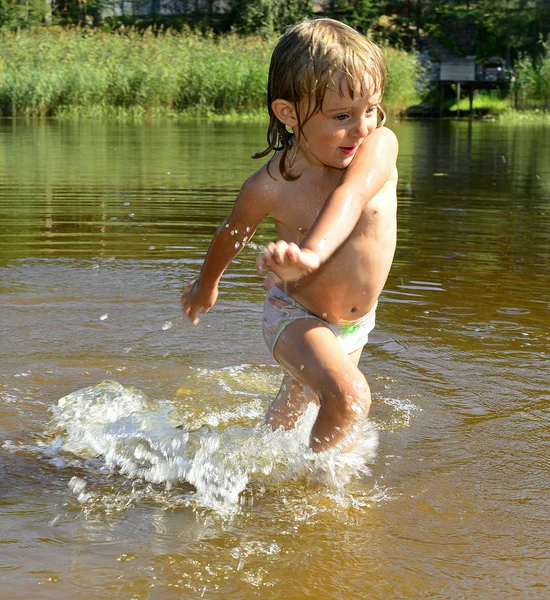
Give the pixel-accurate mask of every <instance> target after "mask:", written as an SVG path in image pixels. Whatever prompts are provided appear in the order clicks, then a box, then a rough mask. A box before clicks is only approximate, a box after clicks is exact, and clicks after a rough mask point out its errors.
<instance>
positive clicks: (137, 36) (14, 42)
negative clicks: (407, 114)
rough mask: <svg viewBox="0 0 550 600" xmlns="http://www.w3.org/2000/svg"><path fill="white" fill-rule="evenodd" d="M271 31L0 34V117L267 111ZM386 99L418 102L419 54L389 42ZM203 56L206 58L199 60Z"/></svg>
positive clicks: (395, 103) (391, 106) (387, 103)
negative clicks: (253, 33) (243, 33)
mask: <svg viewBox="0 0 550 600" xmlns="http://www.w3.org/2000/svg"><path fill="white" fill-rule="evenodd" d="M274 43H275V36H271V37H269V38H265V37H262V36H254V37H247V38H244V39H243V38H240V37H238V36H237V35H235V34H227V35H223V36H218V37H215V36H213V35H200V34H198V33H194V32H192V31H190V30H185V31H183V32H181V33H178V32H174V31H167V32H164V33H157V34H155V33H154V32H153V31H151V30H147V31H146V32H137V31H133V30H128V31H125V32H122V31H119V32H102V31H98V30H92V29H79V28H74V29H70V30H66V29H61V28H48V29H43V28H42V29H41V28H38V29H32V30H28V31H23V30H22V31H18V32H13V33H4V34H2V35H0V57H2V58H0V115H1V116H21V115H27V116H45V115H57V114H60V113H64V112H65V113H66V112H71V113H73V114H74V113H75V112H79V111H80V110H85V111H86V112H87V113H89V114H102V113H103V114H111V115H117V114H122V113H124V112H125V111H127V112H128V113H129V114H151V115H155V114H156V115H160V114H164V115H165V114H181V113H186V114H198V115H205V114H230V113H235V112H237V113H243V112H244V113H246V112H257V111H260V110H265V89H266V83H267V71H268V67H269V59H270V55H271V51H272V48H273V45H274ZM386 55H387V59H388V63H389V69H390V79H389V81H388V86H387V93H386V96H385V98H384V107H385V108H386V109H387V110H389V111H390V112H391V111H394V112H395V111H398V110H401V109H402V108H404V107H405V106H406V105H407V104H408V103H410V102H413V103H414V102H415V101H416V97H417V95H418V89H417V87H418V81H419V80H418V74H419V73H421V69H420V68H419V66H418V64H417V60H416V56H415V55H414V54H407V53H405V52H403V51H398V50H394V49H392V48H386ZM198 57H200V59H198Z"/></svg>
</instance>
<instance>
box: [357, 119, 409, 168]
mask: <svg viewBox="0 0 550 600" xmlns="http://www.w3.org/2000/svg"><path fill="white" fill-rule="evenodd" d="M398 152H399V142H398V140H397V136H396V135H395V133H394V132H393V131H392V130H391V129H388V128H387V127H378V128H377V129H375V130H374V131H373V132H372V133H371V134H370V135H369V136H368V137H367V139H366V140H365V141H364V142H363V144H361V147H360V148H359V151H358V152H357V157H358V158H360V157H361V156H365V157H366V158H367V159H368V158H369V157H370V158H372V157H373V156H376V157H379V156H385V157H386V158H387V159H388V160H389V161H393V162H395V161H396V160H397V154H398ZM352 164H353V163H352Z"/></svg>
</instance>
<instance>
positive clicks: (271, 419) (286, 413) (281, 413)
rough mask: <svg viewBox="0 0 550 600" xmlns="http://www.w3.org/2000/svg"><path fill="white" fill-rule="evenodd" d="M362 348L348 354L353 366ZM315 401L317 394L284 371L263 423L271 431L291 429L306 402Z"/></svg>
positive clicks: (303, 410)
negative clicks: (280, 428)
mask: <svg viewBox="0 0 550 600" xmlns="http://www.w3.org/2000/svg"><path fill="white" fill-rule="evenodd" d="M362 351H363V349H362V348H360V349H359V350H357V351H355V352H354V353H353V354H350V355H349V358H350V360H351V361H352V362H353V364H354V365H355V366H357V365H358V364H359V359H360V358H361V352H362ZM311 402H315V404H319V398H318V397H317V394H314V393H313V392H312V391H311V390H310V389H309V388H308V387H306V386H305V385H304V384H303V383H301V382H300V381H299V380H298V379H296V378H294V377H293V376H292V375H289V374H288V373H285V376H284V377H283V382H282V384H281V388H280V389H279V392H278V394H277V396H275V399H274V400H273V402H272V403H271V404H270V406H269V408H268V409H267V413H266V415H265V418H264V423H265V424H268V425H271V428H272V429H273V431H275V430H276V429H279V427H282V428H283V429H285V430H287V431H288V430H289V429H292V428H293V427H294V425H296V421H297V420H298V419H299V418H300V417H301V416H302V415H303V414H304V412H305V410H306V408H307V406H308V404H310V403H311Z"/></svg>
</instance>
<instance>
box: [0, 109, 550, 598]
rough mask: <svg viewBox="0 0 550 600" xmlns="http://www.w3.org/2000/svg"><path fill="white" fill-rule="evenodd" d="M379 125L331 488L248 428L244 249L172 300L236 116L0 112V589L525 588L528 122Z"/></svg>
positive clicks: (541, 278)
mask: <svg viewBox="0 0 550 600" xmlns="http://www.w3.org/2000/svg"><path fill="white" fill-rule="evenodd" d="M394 129H395V131H396V133H397V134H398V137H399V140H400V147H401V154H400V160H399V165H398V166H399V171H400V182H399V190H398V192H399V228H400V229H399V242H398V249H397V253H396V259H395V264H394V267H393V269H392V272H391V274H390V279H389V280H388V284H387V287H386V290H385V291H384V293H383V295H382V298H381V302H380V309H379V314H378V324H377V328H376V329H375V331H374V332H373V335H372V338H371V341H369V345H368V347H367V349H366V350H365V352H364V354H363V358H362V361H361V367H362V369H363V370H364V371H365V373H366V374H367V378H368V380H369V382H370V384H371V388H372V392H373V408H372V411H371V418H372V425H373V427H374V429H375V430H376V431H377V432H378V436H379V442H378V445H377V447H376V450H377V453H376V457H374V458H373V456H374V455H373V450H374V444H373V443H370V444H367V445H366V446H365V452H366V456H367V460H366V462H367V464H368V467H369V469H370V471H369V472H367V471H362V470H361V469H358V467H357V466H354V467H353V468H351V469H350V470H349V471H348V473H349V474H353V475H354V476H353V477H350V478H349V480H348V481H346V482H345V485H341V486H340V487H339V488H338V487H337V489H336V491H335V490H334V489H332V488H327V487H326V486H320V487H318V486H316V485H314V483H313V482H312V480H311V477H309V469H310V467H311V461H309V462H308V457H307V452H305V449H304V447H303V444H302V445H300V439H301V438H300V435H301V433H300V431H298V433H297V435H295V436H294V437H293V436H292V435H287V434H283V433H282V432H279V433H280V435H278V434H277V435H274V434H267V433H266V432H264V431H263V430H262V429H261V427H260V426H259V423H260V422H261V418H262V416H263V414H264V411H265V408H266V406H267V403H268V402H269V400H270V399H271V397H272V396H273V394H274V393H275V390H276V389H277V386H278V383H279V381H280V377H281V372H280V369H279V368H278V366H277V365H275V364H274V363H273V361H272V359H271V357H270V356H269V354H268V353H267V350H266V349H265V347H264V345H263V341H262V339H261V335H260V333H259V331H260V327H259V324H260V319H261V301H262V297H263V291H262V289H261V287H260V285H259V284H260V280H259V279H258V278H257V277H256V276H255V274H254V261H255V256H256V252H257V250H256V249H255V247H247V248H245V249H244V250H243V252H242V253H241V255H239V257H238V259H237V260H236V261H235V264H234V265H232V267H231V268H230V270H229V271H228V273H227V275H226V277H225V278H224V280H223V281H222V284H221V289H220V292H221V293H220V299H219V301H218V304H217V305H216V307H215V308H214V309H213V310H212V311H211V312H210V313H209V314H208V315H205V316H204V317H203V319H202V320H201V324H200V325H199V327H197V328H193V327H191V326H190V325H189V324H188V323H186V322H184V320H183V318H182V316H181V314H180V308H179V305H178V297H179V294H180V292H181V289H182V287H183V283H184V281H188V280H190V279H192V278H193V277H194V276H195V275H196V273H197V270H198V269H199V268H200V264H201V262H202V257H203V255H204V253H205V252H206V250H207V245H208V243H209V240H210V238H211V236H212V233H213V232H214V230H215V228H216V227H217V225H218V223H219V222H220V221H221V220H222V218H223V217H224V216H225V215H226V214H227V212H228V210H230V207H231V205H232V202H233V200H234V197H235V195H236V193H237V192H238V189H239V185H240V184H241V183H242V181H244V179H245V178H246V177H247V176H248V175H249V174H250V172H251V171H252V170H254V169H255V168H257V163H255V162H254V161H251V160H250V158H249V157H250V155H251V154H253V153H254V152H255V151H257V150H258V149H259V148H261V147H263V136H264V131H263V126H261V125H256V124H245V125H243V124H238V125H234V124H212V123H208V124H205V123H194V122H193V123H187V124H171V123H163V124H143V125H138V126H135V125H128V124H118V123H90V122H85V121H82V122H78V123H75V122H61V121H59V122H58V121H55V122H53V121H52V122H49V121H43V122H40V123H21V122H17V121H13V122H6V123H3V124H0V164H1V166H2V168H1V169H0V234H1V236H2V245H1V246H0V294H1V302H0V315H1V318H0V331H1V333H2V340H3V341H4V343H3V344H2V345H1V347H0V348H1V350H0V353H1V355H0V361H1V364H2V369H1V370H0V399H1V402H0V454H1V459H2V460H0V507H1V510H2V516H3V518H2V520H1V525H0V533H1V536H0V538H1V542H2V570H1V571H0V572H1V573H3V579H2V591H3V592H4V593H5V594H7V595H9V597H10V598H27V597H31V596H33V597H34V596H37V597H40V598H55V599H56V600H59V599H61V600H64V599H73V598H77V597H87V598H112V597H113V596H114V595H120V596H121V597H128V598H155V599H158V598H161V599H164V598H166V599H172V598H175V597H196V598H199V597H203V598H232V597H235V598H237V597H238V598H254V597H262V598H271V597H273V598H276V597H279V596H280V595H281V594H283V593H287V595H290V596H291V597H292V598H295V599H296V600H301V599H302V598H312V597H320V596H323V597H326V598H335V599H336V598H344V597H345V598H365V597H369V598H384V599H385V598H394V597H395V598H400V597H407V596H408V597H425V596H427V595H430V594H431V595H433V596H434V597H480V598H497V597H498V598H500V597H506V596H510V595H512V596H513V597H518V598H520V597H521V598H529V597H533V598H535V597H545V596H546V595H547V594H548V583H547V565H548V561H549V560H550V557H549V555H548V547H549V544H550V538H549V534H548V527H547V514H548V497H549V491H550V490H549V485H548V481H550V479H549V477H548V473H549V470H550V462H549V460H548V458H547V457H548V456H549V455H550V453H549V450H550V435H549V432H548V426H547V423H548V418H549V409H548V406H550V404H549V402H548V400H550V397H549V391H548V390H549V386H548V376H547V373H548V372H550V365H549V362H550V361H549V341H550V335H549V333H548V327H547V322H548V312H549V308H550V305H549V302H548V289H549V283H550V281H549V280H550V264H549V262H548V258H547V257H548V251H549V244H550V243H549V241H548V240H549V239H550V235H549V234H550V218H549V209H548V207H549V199H550V166H549V164H548V160H547V157H548V154H549V150H550V146H549V145H550V141H549V140H550V136H548V127H547V126H541V125H533V126H531V125H525V126H521V127H512V126H502V125H499V124H496V123H477V122H476V123H470V122H450V121H437V122H429V123H397V124H395V125H394ZM228 148H230V149H231V150H230V152H229V154H228V150H227V149H228ZM273 236H274V229H273V227H272V226H271V225H270V224H268V223H266V224H264V225H262V228H261V229H260V231H259V232H258V234H257V236H256V237H255V238H254V242H255V243H257V244H262V243H264V242H265V241H266V240H269V239H271V238H272V237H273ZM104 380H111V381H116V382H118V383H117V384H108V383H107V384H101V382H102V381H104ZM75 390H84V391H80V392H75ZM86 390H87V391H86ZM138 390H143V391H142V392H140V391H138ZM60 398H64V400H63V401H61V402H60V403H59V404H58V401H59V399H60ZM310 418H312V417H311V415H310ZM177 424H184V425H185V429H184V430H183V431H182V430H178V429H175V425H177ZM196 429H198V432H194V433H189V430H196ZM285 436H286V437H285ZM365 439H366V440H367V441H370V442H373V440H374V437H369V436H367V437H366V438H365ZM207 467H208V469H210V470H208V469H207ZM193 469H194V471H193ZM183 480H187V483H186V482H184V481H183ZM189 480H193V483H194V484H195V488H196V489H198V492H197V491H196V489H195V488H192V487H191V486H190V485H189ZM228 507H231V508H230V510H227V508H228ZM514 594H515V596H514Z"/></svg>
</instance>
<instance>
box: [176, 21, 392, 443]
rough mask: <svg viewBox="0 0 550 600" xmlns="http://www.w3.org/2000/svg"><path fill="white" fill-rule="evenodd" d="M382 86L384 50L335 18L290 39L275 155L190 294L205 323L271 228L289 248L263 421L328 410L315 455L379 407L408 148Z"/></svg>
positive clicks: (271, 85) (277, 256)
mask: <svg viewBox="0 0 550 600" xmlns="http://www.w3.org/2000/svg"><path fill="white" fill-rule="evenodd" d="M385 79H386V66H385V62H384V58H383V56H382V53H381V51H380V50H379V48H377V46H375V45H374V44H373V43H372V42H370V41H369V40H367V39H366V38H365V37H363V36H362V35H360V34H359V33H357V32H356V31H355V30H354V29H352V28H351V27H348V26H347V25H344V24H343V23H340V22H338V21H334V20H332V19H315V20H310V21H304V22H302V23H299V24H298V25H295V26H294V27H292V28H291V29H290V30H288V31H287V32H286V33H285V34H284V35H283V36H282V37H281V38H280V39H279V41H278V43H277V45H276V47H275V50H274V51H273V55H272V58H271V65H270V71H269V82H268V106H267V108H268V111H269V116H270V123H269V129H268V148H267V150H265V151H264V152H262V153H260V154H258V155H256V156H255V158H259V157H262V156H266V155H267V154H269V153H270V152H271V151H273V152H274V155H273V156H272V157H271V159H270V160H269V161H268V162H267V163H266V164H265V165H264V166H263V167H262V168H260V169H259V170H258V171H257V172H256V173H254V175H252V176H251V177H250V178H249V179H248V180H247V181H246V182H245V183H244V185H243V187H242V189H241V191H240V193H239V195H238V197H237V199H236V201H235V205H234V207H233V211H232V213H231V215H229V217H227V218H226V219H225V220H224V221H223V223H222V224H221V225H220V227H219V229H218V231H217V233H216V235H215V236H214V239H213V240H212V244H211V246H210V249H209V251H208V254H207V256H206V259H205V261H204V265H203V267H202V270H201V274H200V277H199V278H198V279H197V281H195V282H194V283H192V284H190V285H189V287H188V288H187V291H186V293H185V294H184V295H183V298H182V303H183V309H184V312H185V314H186V315H187V316H188V317H189V318H190V319H191V321H192V322H193V324H194V325H196V324H197V323H198V322H199V319H198V317H197V314H198V313H199V312H205V313H206V312H208V310H210V308H211V307H212V306H213V305H214V303H215V302H216V299H217V296H218V282H219V280H220V278H221V276H222V274H223V273H224V271H225V269H226V268H227V266H228V265H229V263H230V262H231V261H232V260H233V258H235V256H236V255H237V254H238V252H239V251H240V249H241V248H242V246H243V245H244V244H246V242H247V241H248V240H250V238H251V237H252V235H253V234H254V232H255V230H256V227H257V226H258V224H259V223H260V222H261V221H262V220H263V219H264V218H265V217H267V216H271V217H272V218H273V219H274V221H275V225H276V227H277V233H278V235H279V238H280V239H279V241H277V242H276V243H270V244H268V245H267V247H266V248H265V250H264V252H263V255H262V256H261V257H260V258H259V261H258V272H259V274H264V272H265V269H266V268H268V269H270V270H271V274H270V275H269V277H268V278H267V279H266V281H265V282H264V287H265V288H266V289H267V290H268V293H267V297H266V300H265V303H264V319H263V331H264V338H265V340H266V343H267V345H268V348H269V350H270V351H271V352H272V354H273V356H274V357H275V359H276V360H277V361H278V362H279V363H280V364H281V365H282V367H283V368H284V370H285V372H286V373H285V376H284V379H283V383H282V386H281V389H280V391H279V393H278V394H277V397H276V398H275V400H274V401H273V403H272V405H271V406H270V408H269V410H268V412H267V415H266V422H267V423H268V424H270V425H271V427H272V428H273V429H277V428H279V427H284V428H285V429H290V428H292V427H293V426H294V424H295V422H296V420H297V419H298V418H299V417H300V416H301V415H302V414H303V412H304V410H305V408H306V407H307V405H308V404H309V403H310V402H316V403H318V404H319V413H318V416H317V419H316V421H315V423H314V425H313V429H312V432H311V438H310V445H311V447H312V449H313V450H315V451H323V450H327V449H329V448H332V447H334V446H337V445H338V446H340V447H345V446H346V445H348V444H349V443H350V442H351V434H352V433H353V432H354V430H355V429H356V427H357V426H358V425H359V424H360V423H361V422H362V421H363V420H364V418H365V417H366V415H367V414H368V411H369V408H370V390H369V387H368V384H367V382H366V380H365V377H364V376H363V374H362V373H361V371H360V370H359V369H358V367H357V365H358V363H359V358H360V355H361V351H362V349H363V346H364V345H365V343H366V342H367V339H368V334H369V332H370V331H371V330H372V329H373V327H374V321H375V311H376V306H377V300H378V296H379V295H380V292H381V291H382V288H383V286H384V284H385V282H386V278H387V276H388V272H389V270H390V266H391V263H392V260H393V254H394V250H395V244H396V207H397V201H396V184H397V171H396V167H395V164H396V159H397V140H396V138H395V136H394V134H393V133H392V132H391V131H390V130H388V129H386V128H385V127H383V123H384V120H385V117H384V113H383V111H382V109H381V108H380V102H381V99H382V94H383V91H384V85H385ZM235 232H236V234H235ZM236 242H239V244H237V243H236Z"/></svg>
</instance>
